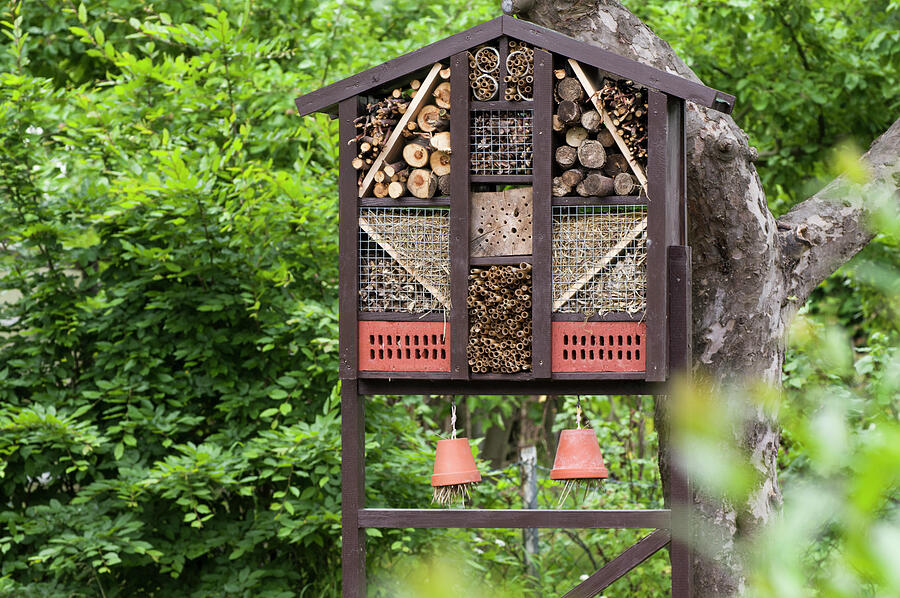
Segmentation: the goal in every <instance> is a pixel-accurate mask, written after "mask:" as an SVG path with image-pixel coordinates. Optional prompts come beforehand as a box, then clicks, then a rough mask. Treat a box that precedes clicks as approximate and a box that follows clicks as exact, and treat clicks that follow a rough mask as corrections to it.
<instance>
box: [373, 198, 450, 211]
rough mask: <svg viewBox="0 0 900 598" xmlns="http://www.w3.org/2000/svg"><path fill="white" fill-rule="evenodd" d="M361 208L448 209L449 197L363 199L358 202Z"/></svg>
mask: <svg viewBox="0 0 900 598" xmlns="http://www.w3.org/2000/svg"><path fill="white" fill-rule="evenodd" d="M359 205H360V207H363V208H449V207H450V198H449V197H432V198H431V199H419V198H418V197H398V198H397V199H394V198H391V197H364V198H362V199H360V200H359Z"/></svg>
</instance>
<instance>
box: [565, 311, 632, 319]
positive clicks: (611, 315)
mask: <svg viewBox="0 0 900 598" xmlns="http://www.w3.org/2000/svg"><path fill="white" fill-rule="evenodd" d="M645 317H646V315H645V314H644V312H642V311H641V312H637V313H633V314H629V313H626V312H624V311H615V312H609V313H605V314H594V315H592V316H591V317H589V318H587V319H585V317H584V314H570V313H560V312H556V313H554V314H553V321H554V322H643V321H644V318H645Z"/></svg>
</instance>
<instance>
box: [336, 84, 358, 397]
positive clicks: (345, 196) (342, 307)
mask: <svg viewBox="0 0 900 598" xmlns="http://www.w3.org/2000/svg"><path fill="white" fill-rule="evenodd" d="M339 112H340V117H339V121H338V143H339V145H340V148H339V150H338V172H339V173H340V174H339V175H338V256H339V257H338V280H339V281H340V286H339V290H338V346H339V354H340V370H339V372H338V376H339V377H340V378H341V379H342V380H347V379H352V378H355V377H356V369H357V367H358V365H359V342H358V339H357V334H358V326H357V323H356V310H357V307H358V305H359V232H358V231H359V229H358V227H357V222H356V220H357V218H358V217H359V206H358V205H357V198H356V171H355V170H354V169H353V165H352V162H353V158H355V157H356V141H354V139H355V138H356V126H355V125H354V124H353V121H354V119H355V118H356V117H357V116H358V115H359V100H358V99H357V98H356V96H354V97H352V98H349V99H347V100H344V101H342V102H341V105H340V107H339Z"/></svg>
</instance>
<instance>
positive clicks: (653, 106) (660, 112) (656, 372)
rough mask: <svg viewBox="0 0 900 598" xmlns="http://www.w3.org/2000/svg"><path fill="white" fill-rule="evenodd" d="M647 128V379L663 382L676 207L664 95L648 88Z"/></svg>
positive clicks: (666, 356)
mask: <svg viewBox="0 0 900 598" xmlns="http://www.w3.org/2000/svg"><path fill="white" fill-rule="evenodd" d="M648 111H649V114H648V116H647V128H648V137H649V142H648V147H647V182H648V185H647V187H648V188H647V197H648V205H647V380H650V381H654V382H662V381H664V380H665V379H666V378H667V375H668V362H669V360H668V355H667V354H668V343H667V341H666V334H665V333H666V331H667V330H668V322H667V319H668V318H667V312H668V309H667V308H668V306H667V299H666V292H667V287H668V285H667V277H668V272H667V270H668V266H667V258H666V252H667V248H668V246H669V245H670V244H672V243H673V242H674V239H672V238H670V236H669V233H670V229H669V227H668V226H667V224H668V222H669V219H670V212H674V211H675V209H676V207H677V206H678V198H677V195H676V194H675V193H674V192H673V191H672V190H670V189H668V188H667V182H668V178H669V170H670V166H671V163H670V157H669V156H667V155H666V150H667V148H668V146H669V144H670V143H671V141H670V139H669V137H670V134H674V133H675V132H670V131H669V115H668V102H667V97H666V95H665V94H663V93H660V92H658V91H655V90H652V89H651V90H649V98H648Z"/></svg>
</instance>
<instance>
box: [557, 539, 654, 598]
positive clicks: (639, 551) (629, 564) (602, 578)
mask: <svg viewBox="0 0 900 598" xmlns="http://www.w3.org/2000/svg"><path fill="white" fill-rule="evenodd" d="M669 540H670V535H669V530H665V529H658V530H656V531H655V532H653V533H652V534H650V535H649V536H646V537H645V538H643V539H642V540H641V541H640V542H638V543H637V544H635V545H634V546H632V547H631V548H629V549H628V550H626V551H625V552H623V553H622V554H620V555H619V556H617V557H616V558H614V559H613V560H611V561H610V562H608V563H606V564H605V565H604V566H603V568H602V569H600V570H599V571H597V572H596V573H594V574H593V575H591V576H590V577H588V578H587V579H586V580H584V581H583V582H581V583H580V584H578V585H577V586H575V587H574V588H572V589H571V590H569V592H568V593H567V594H566V595H565V596H563V598H593V597H594V596H596V595H597V594H599V593H600V592H602V591H603V590H605V589H606V588H607V587H609V586H610V584H612V583H613V582H614V581H616V580H617V579H620V578H622V577H623V576H625V575H626V574H627V573H628V572H629V571H631V570H632V569H634V568H635V567H637V566H638V565H640V564H641V563H643V562H644V561H646V560H647V559H649V558H650V557H651V556H653V555H654V554H656V552H657V551H659V550H660V549H661V548H663V547H664V546H665V545H666V544H668V543H669Z"/></svg>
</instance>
